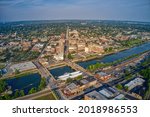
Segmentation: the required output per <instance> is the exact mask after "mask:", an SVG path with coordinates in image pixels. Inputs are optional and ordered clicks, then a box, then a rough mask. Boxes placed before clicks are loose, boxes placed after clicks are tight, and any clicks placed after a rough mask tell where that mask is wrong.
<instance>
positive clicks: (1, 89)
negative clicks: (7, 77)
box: [0, 80, 7, 93]
mask: <svg viewBox="0 0 150 117" xmlns="http://www.w3.org/2000/svg"><path fill="white" fill-rule="evenodd" d="M6 86H7V84H6V82H5V81H4V80H0V93H2V92H4V91H5V90H6Z"/></svg>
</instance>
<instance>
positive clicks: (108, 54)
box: [48, 41, 150, 70]
mask: <svg viewBox="0 0 150 117" xmlns="http://www.w3.org/2000/svg"><path fill="white" fill-rule="evenodd" d="M149 42H150V41H148V42H144V43H142V44H140V45H138V46H132V47H131V48H122V49H119V50H118V51H113V52H109V53H105V54H103V55H97V56H92V57H88V58H81V59H75V60H72V62H76V63H81V62H87V61H91V60H94V59H103V58H104V57H107V56H110V55H113V54H117V53H119V52H123V51H126V50H130V49H132V48H134V47H139V46H142V45H144V44H146V43H149ZM64 66H66V65H65V64H64V63H63V62H62V63H60V64H56V65H55V64H53V65H51V66H49V67H48V69H49V70H52V69H56V68H60V67H64Z"/></svg>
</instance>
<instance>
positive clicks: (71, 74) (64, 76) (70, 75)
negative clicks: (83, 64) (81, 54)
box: [58, 71, 82, 80]
mask: <svg viewBox="0 0 150 117" xmlns="http://www.w3.org/2000/svg"><path fill="white" fill-rule="evenodd" d="M81 75H82V72H80V71H76V72H72V73H67V74H64V75H62V76H59V77H58V79H59V80H67V79H68V78H72V79H73V78H76V77H78V76H81Z"/></svg>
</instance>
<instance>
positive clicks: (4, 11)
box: [0, 0, 150, 22]
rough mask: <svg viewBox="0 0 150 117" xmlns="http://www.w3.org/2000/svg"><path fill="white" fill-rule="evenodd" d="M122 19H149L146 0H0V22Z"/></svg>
mask: <svg viewBox="0 0 150 117" xmlns="http://www.w3.org/2000/svg"><path fill="white" fill-rule="evenodd" d="M61 19H88V20H92V19H93V20H125V21H145V22H150V0H0V21H1V22H3V21H24V20H61Z"/></svg>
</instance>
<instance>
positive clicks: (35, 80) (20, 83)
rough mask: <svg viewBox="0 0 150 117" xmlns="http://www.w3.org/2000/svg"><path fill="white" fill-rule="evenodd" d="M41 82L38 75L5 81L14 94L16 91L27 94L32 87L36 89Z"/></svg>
mask: <svg viewBox="0 0 150 117" xmlns="http://www.w3.org/2000/svg"><path fill="white" fill-rule="evenodd" d="M40 81H41V76H40V74H38V73H35V74H30V75H27V76H22V77H19V78H15V77H14V78H11V79H7V80H6V83H7V84H8V86H11V90H12V91H13V92H15V91H16V90H17V89H18V90H24V93H25V94H27V93H28V91H29V90H30V89H31V88H33V87H36V88H37V87H38V86H39V84H40Z"/></svg>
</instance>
